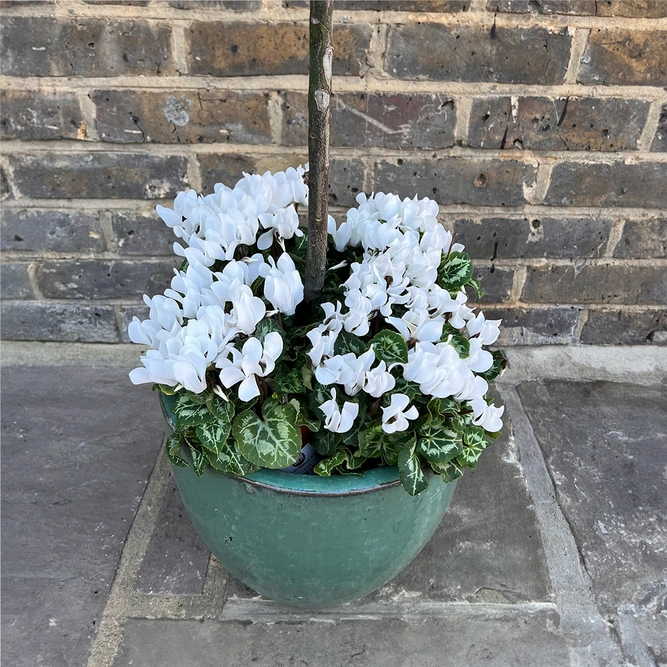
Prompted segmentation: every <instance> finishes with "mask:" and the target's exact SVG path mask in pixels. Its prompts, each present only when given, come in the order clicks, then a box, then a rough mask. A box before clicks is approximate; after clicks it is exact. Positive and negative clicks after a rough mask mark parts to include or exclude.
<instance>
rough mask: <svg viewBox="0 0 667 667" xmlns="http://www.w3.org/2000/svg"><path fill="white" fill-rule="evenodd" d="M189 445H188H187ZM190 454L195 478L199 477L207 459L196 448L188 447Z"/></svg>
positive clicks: (202, 472)
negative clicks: (195, 474)
mask: <svg viewBox="0 0 667 667" xmlns="http://www.w3.org/2000/svg"><path fill="white" fill-rule="evenodd" d="M188 444H190V443H188ZM190 454H191V455H192V465H193V467H194V469H195V473H197V477H201V476H202V475H203V474H204V469H205V468H206V464H207V463H208V459H207V458H206V455H205V454H204V453H203V452H200V451H199V450H198V449H197V448H196V447H193V446H192V445H190Z"/></svg>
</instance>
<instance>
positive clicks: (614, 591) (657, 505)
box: [519, 382, 667, 664]
mask: <svg viewBox="0 0 667 667" xmlns="http://www.w3.org/2000/svg"><path fill="white" fill-rule="evenodd" d="M519 395H520V397H521V400H522V402H523V405H524V407H525V411H526V414H527V415H528V418H529V420H530V422H531V424H532V427H533V431H534V433H535V436H536V437H537V440H538V442H539V444H540V447H541V449H542V451H543V452H544V456H545V459H546V463H547V466H548V468H549V471H550V474H551V476H552V478H553V481H554V483H555V487H556V492H557V497H558V501H559V504H560V506H561V508H562V510H563V512H564V514H565V516H566V518H567V520H568V522H569V524H570V526H571V528H572V531H573V533H574V537H575V539H576V542H577V545H578V547H579V551H580V555H581V558H582V560H583V563H584V567H585V568H586V571H587V572H588V574H589V576H590V577H591V580H592V584H593V589H594V592H595V594H596V597H597V599H598V603H599V606H600V610H601V612H602V613H603V614H606V615H607V616H608V617H609V618H610V620H612V621H613V622H614V623H615V624H616V626H617V629H618V632H619V635H620V637H621V640H622V642H623V645H624V648H626V645H627V646H628V647H629V650H630V652H631V653H633V654H636V653H637V652H638V651H639V652H641V646H638V645H637V640H638V639H640V640H643V641H644V642H645V644H646V648H648V653H647V655H649V656H650V657H649V658H647V660H653V662H645V663H643V664H656V662H657V664H667V387H665V386H655V387H639V386H636V385H629V384H620V383H617V384H614V383H603V382H595V383H579V384H574V383H566V382H532V383H527V384H523V385H521V386H520V387H519ZM635 635H638V636H635Z"/></svg>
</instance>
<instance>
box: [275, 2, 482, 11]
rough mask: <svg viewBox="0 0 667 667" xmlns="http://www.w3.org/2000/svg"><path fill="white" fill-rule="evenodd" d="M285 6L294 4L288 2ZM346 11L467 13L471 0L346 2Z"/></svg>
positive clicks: (344, 3)
mask: <svg viewBox="0 0 667 667" xmlns="http://www.w3.org/2000/svg"><path fill="white" fill-rule="evenodd" d="M285 4H292V3H290V2H289V0H287V2H286V3H285ZM340 8H341V9H344V10H345V11H350V10H355V9H363V10H367V11H368V10H373V11H393V12H466V11H468V9H470V0H344V2H343V3H341V7H340Z"/></svg>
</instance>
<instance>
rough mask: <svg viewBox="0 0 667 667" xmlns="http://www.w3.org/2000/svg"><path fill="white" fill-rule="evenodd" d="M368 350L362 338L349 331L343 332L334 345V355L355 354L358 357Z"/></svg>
mask: <svg viewBox="0 0 667 667" xmlns="http://www.w3.org/2000/svg"><path fill="white" fill-rule="evenodd" d="M367 349H368V348H367V347H366V343H364V342H363V341H362V340H361V339H360V338H357V337H356V336H355V335H354V334H351V333H350V332H349V331H344V330H343V331H341V332H340V333H339V334H338V337H337V338H336V342H335V343H334V354H348V353H349V352H353V353H354V354H356V355H357V356H360V355H362V354H363V353H364V352H366V350H367Z"/></svg>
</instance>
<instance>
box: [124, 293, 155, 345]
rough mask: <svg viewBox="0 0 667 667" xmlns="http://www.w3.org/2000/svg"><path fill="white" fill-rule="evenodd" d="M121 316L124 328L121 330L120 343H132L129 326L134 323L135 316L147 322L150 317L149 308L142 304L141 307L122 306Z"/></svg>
mask: <svg viewBox="0 0 667 667" xmlns="http://www.w3.org/2000/svg"><path fill="white" fill-rule="evenodd" d="M119 310H120V314H121V317H122V324H121V325H120V326H121V327H122V328H121V330H120V342H121V343H131V342H132V341H131V340H130V337H129V336H128V335H127V325H128V324H129V323H130V322H131V321H132V318H134V317H135V316H136V317H138V318H139V319H140V320H145V319H146V318H147V317H148V307H147V306H146V305H145V304H144V303H142V304H141V305H136V304H134V305H128V306H121V307H120V308H119Z"/></svg>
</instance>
